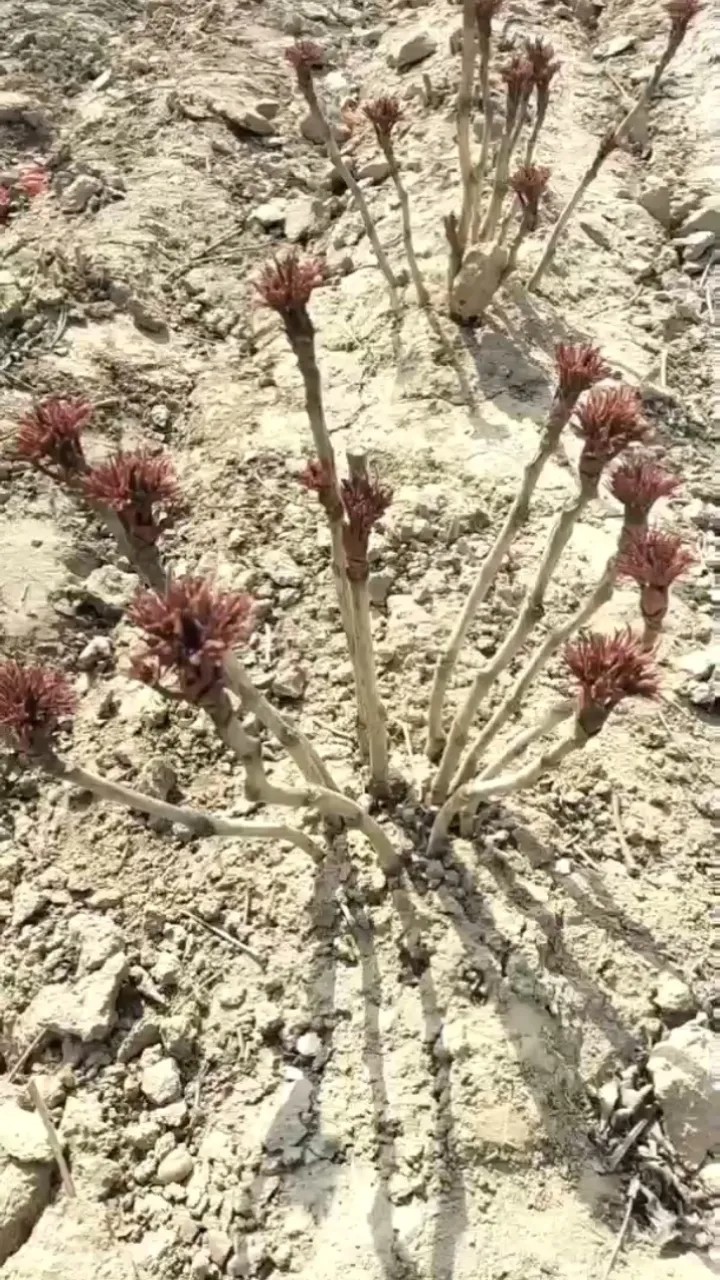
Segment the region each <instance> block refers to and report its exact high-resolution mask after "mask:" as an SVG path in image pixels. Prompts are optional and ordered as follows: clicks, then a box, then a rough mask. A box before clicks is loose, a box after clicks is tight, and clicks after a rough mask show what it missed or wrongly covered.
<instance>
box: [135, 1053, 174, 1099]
mask: <svg viewBox="0 0 720 1280" xmlns="http://www.w3.org/2000/svg"><path fill="white" fill-rule="evenodd" d="M140 1088H141V1089H142V1091H143V1093H144V1094H145V1097H146V1098H147V1099H148V1101H149V1102H152V1103H154V1104H155V1106H156V1107H165V1106H167V1104H168V1103H169V1102H177V1101H178V1099H179V1098H180V1095H181V1094H182V1081H181V1079H180V1072H179V1071H178V1069H177V1064H176V1062H175V1060H174V1058H161V1059H160V1061H159V1062H154V1063H152V1065H151V1066H149V1067H145V1070H144V1071H143V1073H142V1076H141V1079H140Z"/></svg>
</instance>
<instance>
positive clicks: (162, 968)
mask: <svg viewBox="0 0 720 1280" xmlns="http://www.w3.org/2000/svg"><path fill="white" fill-rule="evenodd" d="M152 972H153V977H154V978H155V979H156V981H157V982H159V983H160V986H161V987H176V986H177V984H178V982H179V981H180V974H181V973H182V965H181V964H180V961H179V959H178V957H177V956H176V954H175V952H174V951H160V952H158V956H157V959H156V961H155V963H154V965H153V967H152Z"/></svg>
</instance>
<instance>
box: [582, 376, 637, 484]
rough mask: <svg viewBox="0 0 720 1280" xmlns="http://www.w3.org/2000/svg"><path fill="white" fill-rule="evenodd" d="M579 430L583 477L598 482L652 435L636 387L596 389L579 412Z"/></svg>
mask: <svg viewBox="0 0 720 1280" xmlns="http://www.w3.org/2000/svg"><path fill="white" fill-rule="evenodd" d="M574 425H575V430H576V431H577V433H578V435H580V436H581V437H582V439H583V449H582V454H581V457H580V476H581V478H583V479H584V480H587V481H590V482H596V481H597V480H598V478H599V476H600V473H601V471H602V469H603V467H604V466H606V464H607V463H608V462H611V461H612V459H613V458H616V457H617V456H618V454H620V453H622V451H623V449H627V447H628V445H631V444H640V443H641V442H642V441H644V440H646V439H648V437H649V436H650V434H651V428H650V424H649V423H648V421H647V419H646V418H645V417H644V415H643V412H642V397H641V396H640V394H639V393H638V392H637V391H635V390H634V389H633V388H632V387H611V388H609V389H608V390H607V391H605V390H601V389H600V388H595V389H594V390H593V391H591V392H590V393H589V395H588V396H586V398H585V399H584V400H583V401H582V403H581V404H580V406H579V407H578V408H577V409H576V410H575V419H574Z"/></svg>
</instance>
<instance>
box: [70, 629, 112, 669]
mask: <svg viewBox="0 0 720 1280" xmlns="http://www.w3.org/2000/svg"><path fill="white" fill-rule="evenodd" d="M111 661H112V641H111V640H110V639H109V638H108V636H93V638H92V640H88V643H87V644H86V645H85V648H84V649H83V650H82V651H81V653H80V655H79V657H78V666H79V668H80V670H81V671H92V670H94V668H95V667H97V666H105V665H106V664H108V663H110V662H111Z"/></svg>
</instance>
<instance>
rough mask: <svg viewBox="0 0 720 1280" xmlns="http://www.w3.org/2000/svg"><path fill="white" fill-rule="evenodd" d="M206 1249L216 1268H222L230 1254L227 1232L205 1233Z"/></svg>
mask: <svg viewBox="0 0 720 1280" xmlns="http://www.w3.org/2000/svg"><path fill="white" fill-rule="evenodd" d="M207 1248H208V1253H209V1254H210V1259H211V1261H212V1262H214V1263H215V1266H216V1267H224V1265H225V1263H226V1261H227V1259H228V1258H229V1256H230V1254H231V1253H232V1240H231V1239H230V1236H229V1235H228V1233H227V1231H220V1230H212V1231H208V1233H207Z"/></svg>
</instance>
